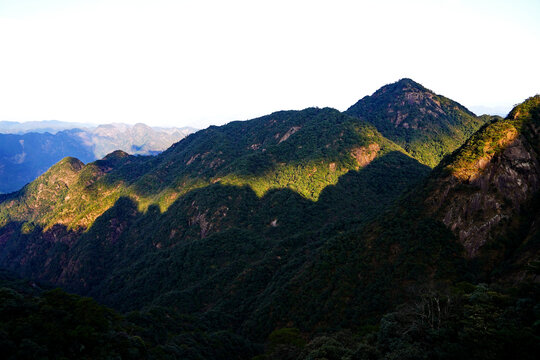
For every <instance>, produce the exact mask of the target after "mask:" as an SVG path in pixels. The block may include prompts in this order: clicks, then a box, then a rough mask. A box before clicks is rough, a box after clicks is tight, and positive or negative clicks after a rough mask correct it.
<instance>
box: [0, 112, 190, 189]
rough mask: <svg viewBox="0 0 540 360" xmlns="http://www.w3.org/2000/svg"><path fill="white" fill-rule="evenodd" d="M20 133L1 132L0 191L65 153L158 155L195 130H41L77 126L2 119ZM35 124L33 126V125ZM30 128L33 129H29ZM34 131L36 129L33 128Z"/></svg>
mask: <svg viewBox="0 0 540 360" xmlns="http://www.w3.org/2000/svg"><path fill="white" fill-rule="evenodd" d="M6 124H7V125H12V126H11V128H12V129H13V130H14V131H18V132H20V133H19V134H1V133H0V193H7V192H11V191H15V190H18V189H20V188H21V187H23V186H24V185H25V184H27V183H29V182H31V181H32V180H34V179H35V178H36V177H38V176H39V175H41V174H43V173H44V172H45V171H46V170H47V169H48V168H49V167H51V166H52V165H53V164H55V163H57V162H58V161H59V160H61V159H62V158H64V157H66V156H73V157H77V158H78V159H80V160H81V161H83V162H85V163H87V162H90V161H94V160H96V159H100V158H102V157H103V156H105V155H106V154H108V153H111V152H113V151H115V150H123V151H125V152H128V153H130V154H134V155H155V154H158V153H159V152H161V151H163V150H165V149H167V148H168V147H169V146H171V145H172V144H173V143H175V142H177V141H179V140H180V139H182V138H184V137H185V136H186V135H187V134H190V133H192V132H193V131H194V129H192V128H151V127H149V126H147V125H144V124H136V125H127V124H107V125H99V126H97V127H93V128H84V129H79V128H76V129H69V130H61V131H58V130H57V131H56V132H55V133H54V134H53V133H50V132H42V131H44V129H50V128H56V129H60V128H62V127H66V126H70V125H75V123H64V122H59V121H43V122H33V123H23V124H21V123H12V122H5V121H4V122H1V123H0V126H3V129H6V128H9V126H7V125H6ZM32 124H33V126H34V128H31V125H32ZM27 130H29V131H31V132H27ZM34 130H35V131H34Z"/></svg>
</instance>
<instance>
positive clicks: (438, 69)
mask: <svg viewBox="0 0 540 360" xmlns="http://www.w3.org/2000/svg"><path fill="white" fill-rule="evenodd" d="M539 19H540V1H538V0H529V1H525V0H508V1H498V0H490V1H488V0H485V1H480V0H479V1H475V0H463V1H458V0H440V1H437V0H429V1H428V0H424V1H421V0H408V1H402V0H396V1H390V0H388V1H384V0H382V1H381V0H377V1H374V0H371V1H359V0H357V1H340V0H332V1H316V0H306V1H294V0H286V1H282V0H272V1H256V0H247V1H238V0H227V1H223V0H216V1H210V0H197V1H195V0H193V1H167V0H151V1H137V0H103V1H100V0H97V1H89V0H86V1H83V0H50V1H47V0H33V1H32V0H0V120H13V121H27V120H44V119H56V120H63V121H80V122H95V123H107V122H127V123H135V122H144V123H147V124H149V125H167V126H184V125H190V126H194V127H198V128H203V127H206V126H208V125H210V124H223V123H226V122H228V121H231V120H245V119H250V118H253V117H256V116H261V115H265V114H268V113H270V112H273V111H277V110H282V109H302V108H305V107H309V106H319V107H324V106H330V107H334V108H337V109H339V110H345V109H346V108H347V107H349V106H350V105H352V104H353V103H355V102H356V101H357V100H358V99H360V98H361V97H363V96H365V95H369V94H371V93H373V92H374V91H375V90H377V89H378V88H379V87H381V86H382V85H384V84H387V83H390V82H394V81H396V80H398V79H400V78H402V77H410V78H412V79H413V80H416V81H418V82H420V83H421V84H423V85H424V86H426V87H427V88H430V89H432V90H433V91H435V92H437V93H439V94H442V95H445V96H448V97H450V98H452V99H454V100H456V101H458V102H460V103H462V104H463V105H465V106H467V107H469V108H470V109H471V110H473V111H478V109H480V108H479V106H483V107H484V108H482V111H486V109H496V110H498V111H503V112H504V111H508V110H509V109H510V107H511V106H512V105H513V104H515V103H518V102H521V101H523V100H524V99H525V98H527V97H528V96H532V95H535V94H537V93H540V65H539V64H540V20H539ZM478 112H480V111H478Z"/></svg>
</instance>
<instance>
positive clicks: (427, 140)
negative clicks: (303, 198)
mask: <svg viewBox="0 0 540 360" xmlns="http://www.w3.org/2000/svg"><path fill="white" fill-rule="evenodd" d="M346 113H347V114H349V115H352V116H358V117H361V118H363V119H364V120H366V121H368V122H370V123H371V124H373V125H375V127H376V128H377V130H379V131H380V132H381V134H383V136H385V137H387V138H388V139H390V140H392V141H394V142H395V143H397V144H399V145H401V146H402V147H403V148H404V149H405V150H407V151H408V152H409V153H410V154H411V155H412V156H413V157H415V158H416V159H418V160H419V161H420V162H421V163H423V164H426V165H428V166H430V167H434V166H435V165H437V164H438V163H439V161H440V160H441V159H442V158H443V156H444V155H446V154H448V153H450V152H452V151H453V150H455V149H456V148H457V147H459V146H460V145H461V144H462V143H463V142H464V141H465V140H467V138H468V137H469V136H471V135H472V134H473V133H474V132H475V131H476V130H478V129H479V128H480V126H482V125H483V124H484V123H486V122H489V121H491V120H492V119H494V118H498V117H496V116H488V115H485V116H481V117H477V116H476V115H475V114H473V113H472V112H470V111H469V110H467V109H466V108H465V107H463V106H462V105H460V104H458V103H457V102H455V101H452V100H450V99H448V98H446V97H444V96H441V95H437V94H435V93H434V92H432V91H431V90H428V89H426V88H425V87H423V86H422V85H420V84H418V83H416V82H414V81H413V80H411V79H401V80H399V81H398V82H395V83H393V84H389V85H386V86H383V87H382V88H380V89H379V90H377V91H376V92H375V93H374V94H373V95H371V96H366V97H364V98H362V99H361V100H359V101H358V102H357V103H356V104H354V105H353V106H351V107H350V108H349V109H347V111H346Z"/></svg>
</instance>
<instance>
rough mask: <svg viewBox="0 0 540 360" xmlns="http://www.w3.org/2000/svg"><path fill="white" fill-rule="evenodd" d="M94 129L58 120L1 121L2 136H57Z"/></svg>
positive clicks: (0, 132)
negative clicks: (46, 133) (61, 133)
mask: <svg viewBox="0 0 540 360" xmlns="http://www.w3.org/2000/svg"><path fill="white" fill-rule="evenodd" d="M94 127H96V125H95V124H89V123H79V122H66V121H58V120H42V121H27V122H22V123H21V122H17V121H0V134H26V133H29V132H34V133H45V132H48V133H51V134H56V133H57V132H59V131H62V130H69V129H75V128H94Z"/></svg>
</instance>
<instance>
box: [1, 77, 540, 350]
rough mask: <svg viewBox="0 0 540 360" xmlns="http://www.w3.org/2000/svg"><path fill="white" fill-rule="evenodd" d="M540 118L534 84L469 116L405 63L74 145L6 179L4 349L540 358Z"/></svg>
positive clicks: (3, 203) (539, 98)
mask: <svg viewBox="0 0 540 360" xmlns="http://www.w3.org/2000/svg"><path fill="white" fill-rule="evenodd" d="M539 131H540V96H535V97H531V98H529V99H527V100H526V101H525V102H523V103H522V104H520V105H518V106H516V107H515V108H514V109H513V110H512V111H511V112H510V114H509V115H508V116H507V117H506V118H504V119H503V118H501V117H497V116H476V115H475V114H473V113H471V112H470V111H468V110H467V109H466V108H464V107H463V106H461V105H460V104H458V103H456V102H454V101H452V100H450V99H447V98H445V97H443V96H441V95H437V94H435V93H434V92H432V91H430V90H428V89H426V88H424V87H423V86H422V85H420V84H417V83H415V82H414V81H412V80H410V79H402V80H400V81H398V82H396V83H394V84H390V85H387V86H384V87H382V88H381V89H379V90H378V91H376V92H375V93H374V94H373V95H371V96H368V97H365V98H363V99H361V100H359V101H358V102H357V103H356V104H354V105H353V106H351V107H350V108H349V109H348V110H347V111H345V112H339V111H337V110H335V109H331V108H322V109H320V108H308V109H304V110H301V111H279V112H275V113H272V114H270V115H267V116H263V117H261V118H257V119H253V120H249V121H242V122H240V121H238V122H232V123H229V124H227V125H223V126H220V127H216V126H211V127H209V128H207V129H204V130H201V131H198V132H196V133H193V134H190V135H188V136H187V137H186V138H184V139H183V140H181V141H179V142H177V143H175V144H174V145H172V146H171V147H170V148H168V149H167V150H166V151H164V152H162V153H160V154H158V155H156V156H148V157H141V156H133V155H129V154H127V153H126V152H123V151H114V152H112V153H110V154H108V155H107V156H105V157H104V158H102V159H101V160H97V161H94V162H91V163H88V164H86V165H85V164H84V162H83V161H81V160H79V159H77V158H75V157H67V158H64V159H63V160H61V161H60V162H58V163H57V164H55V165H54V166H52V167H51V168H50V169H49V170H48V171H47V172H45V173H44V174H43V175H41V176H39V177H38V178H37V179H35V180H34V181H33V182H31V183H29V184H28V185H26V186H24V187H23V188H22V189H21V190H19V191H17V192H13V193H10V194H4V195H0V266H1V267H2V268H4V269H5V270H6V271H8V272H6V275H3V279H4V280H2V284H4V286H6V289H8V290H9V291H8V290H4V293H1V292H0V298H1V299H2V300H3V302H4V303H5V304H12V305H9V306H11V308H9V306H8V305H6V306H8V307H6V306H4V308H0V318H2V320H3V324H5V325H3V327H2V326H0V336H3V337H2V341H4V343H5V344H7V345H9V346H7V345H6V346H7V348H9V349H11V350H10V351H11V352H10V353H9V354H11V355H10V356H13V358H17V356H18V355H17V354H22V353H23V352H24V351H32V350H31V349H34V351H38V352H39V351H41V353H43V354H46V355H47V356H49V357H60V356H64V357H68V358H69V357H73V358H75V357H79V358H80V357H88V358H105V357H106V356H112V355H114V356H117V357H121V358H156V359H157V358H188V359H210V358H223V359H231V358H234V359H250V358H253V357H255V358H257V359H322V358H326V359H392V358H400V359H401V358H405V359H406V358H409V359H418V358H426V359H432V358H433V359H457V358H462V359H463V358H486V359H488V358H489V359H499V358H500V359H504V358H508V357H509V356H512V357H515V356H518V357H521V358H527V359H528V358H531V359H533V358H534V357H535V354H537V353H538V350H539V344H540V342H539V340H540V313H539V312H538V309H540V297H539V294H540V291H539V290H540V289H539V287H538V279H539V278H538V273H539V270H540V266H539V259H538V257H539V253H540V252H539V250H540V248H539V247H540V228H539V219H540V206H539V204H540V202H539V196H540V195H539V191H538V190H539V188H540V165H539V154H540V142H539V135H540V134H539ZM19 277H22V278H25V279H31V280H30V281H31V282H30V284H32V286H28V284H29V283H28V281H23V280H18V279H19ZM50 286H60V287H62V289H64V290H65V291H69V292H73V293H76V294H78V295H68V294H66V293H64V292H63V291H61V290H46V288H47V287H50ZM81 295H82V296H90V297H92V298H94V299H96V300H97V301H98V302H99V303H101V304H104V305H105V306H108V307H110V308H112V309H114V310H111V309H109V308H106V307H104V306H102V305H98V304H97V303H95V302H94V300H89V299H87V298H81V297H78V296H81ZM16 299H19V300H16ZM22 299H24V301H23V300H22ZM21 304H23V305H21ZM66 304H70V305H69V306H68V305H66ZM43 307H44V308H43ZM5 309H8V310H5ZM10 309H11V310H10ZM25 309H36V314H37V315H33V316H32V315H31V314H32V313H31V312H29V311H28V310H25ZM54 309H58V310H54ZM73 309H76V310H73ZM51 311H52V312H53V313H54V311H59V312H61V313H63V314H66V315H65V316H64V317H60V318H55V317H54V316H52V315H51ZM120 313H121V314H124V315H120ZM84 314H92V315H88V316H86V315H84ZM96 314H98V315H99V316H97V318H99V321H96V322H92V321H90V320H89V319H90V318H92V317H93V316H96ZM83 315H84V316H83ZM42 318H43V319H47V318H49V319H52V320H51V324H53V325H54V326H56V327H54V329H53V330H54V331H53V332H50V331H49V332H46V330H44V329H43V328H42V326H41V325H39V323H40V322H39V321H37V320H36V319H42ZM66 319H77V321H73V322H69V321H67V320H66ZM20 324H26V329H27V331H26V332H20V331H15V330H16V329H18V328H17V326H20ZM77 324H80V326H79V328H78V327H77V326H78V325H77ZM53 325H51V326H53ZM80 327H83V329H86V330H85V331H82V330H81V329H80ZM72 328H73V329H72ZM70 329H71V330H70ZM75 329H79V330H77V331H76V330H75ZM53 333H55V334H57V335H58V336H60V337H62V338H63V337H66V336H68V337H69V339H70V341H71V343H72V344H73V343H74V344H76V345H77V346H74V347H73V346H70V345H69V344H65V343H60V342H57V341H55V340H54V339H53V338H52V337H51V335H50V334H53ZM2 334H4V335H2ZM6 334H7V335H6ZM66 334H67V335H66ZM112 334H114V336H112ZM122 334H123V335H122ZM111 336H112V337H111ZM111 339H114V341H113V340H111ZM113 343H114V346H106V347H105V346H101V347H100V346H99V344H113ZM34 345H35V346H34ZM79 345H82V346H79ZM19 357H20V355H19Z"/></svg>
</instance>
